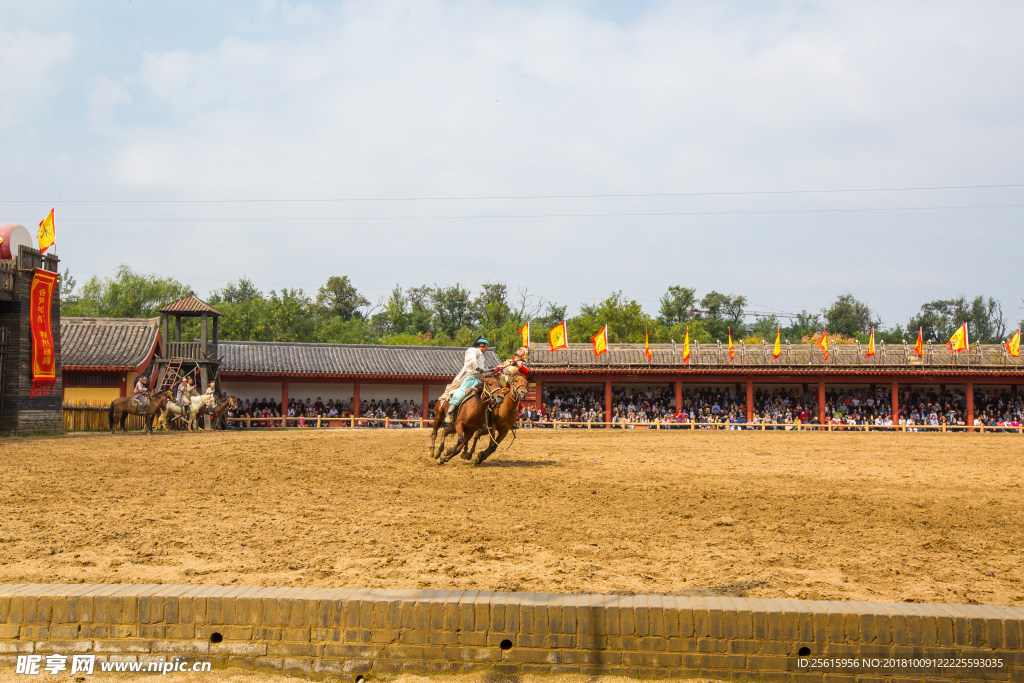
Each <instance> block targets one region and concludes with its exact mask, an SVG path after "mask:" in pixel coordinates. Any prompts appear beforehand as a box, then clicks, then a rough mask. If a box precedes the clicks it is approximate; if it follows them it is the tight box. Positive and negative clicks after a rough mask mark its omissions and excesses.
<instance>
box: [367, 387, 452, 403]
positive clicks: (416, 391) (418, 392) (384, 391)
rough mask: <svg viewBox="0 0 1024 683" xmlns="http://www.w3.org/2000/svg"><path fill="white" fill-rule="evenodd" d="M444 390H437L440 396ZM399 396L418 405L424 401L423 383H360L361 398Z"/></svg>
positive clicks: (402, 399) (368, 399) (369, 399)
mask: <svg viewBox="0 0 1024 683" xmlns="http://www.w3.org/2000/svg"><path fill="white" fill-rule="evenodd" d="M443 391H444V387H441V391H439V392H437V393H438V396H440V395H441V392H443ZM396 397H397V398H398V400H399V401H413V402H414V403H416V405H419V404H420V403H422V402H423V385H422V384H360V385H359V400H361V401H374V400H376V401H380V400H382V399H394V398H396Z"/></svg>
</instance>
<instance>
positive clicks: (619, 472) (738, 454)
mask: <svg viewBox="0 0 1024 683" xmlns="http://www.w3.org/2000/svg"><path fill="white" fill-rule="evenodd" d="M426 447H427V436H426V433H425V432H422V431H419V430H407V431H399V430H388V431H383V430H380V431H369V430H367V431H358V432H350V431H347V430H336V431H329V432H328V431H326V430H324V431H321V432H313V431H288V432H254V433H244V434H243V433H229V434H213V433H204V434H198V435H195V434H173V435H166V434H165V435H156V436H153V437H148V438H147V437H144V436H142V435H136V434H132V435H127V436H110V435H109V434H82V435H67V436H62V437H36V438H23V439H19V438H7V439H3V440H0V477H2V481H3V482H4V486H3V487H2V488H0V501H2V510H3V512H4V514H3V518H2V520H0V582H4V583H20V582H56V583H73V582H133V583H157V582H164V583H205V584H225V585H229V584H244V585H274V586H289V585H301V586H347V587H375V588H418V587H430V588H460V589H468V588H483V589H493V590H522V591H558V592H563V591H564V592H605V593H608V592H620V593H621V592H658V593H672V594H679V595H705V594H726V595H734V596H740V595H746V596H750V597H797V598H804V599H852V600H882V601H904V600H906V601H930V602H972V603H974V602H977V603H990V604H1015V605H1021V604H1024V584H1022V582H1021V581H1022V578H1024V568H1022V566H1021V553H1022V551H1024V507H1022V502H1024V491H1022V489H1021V474H1022V470H1024V466H1022V464H1021V454H1022V453H1024V439H1022V438H1021V437H1020V436H1014V435H999V434H985V435H981V434H971V435H968V434H959V435H941V434H933V435H926V434H906V435H903V434H874V433H871V434H851V433H846V434H834V433H833V434H812V433H799V434H795V433H780V432H776V433H759V432H690V431H685V432H684V431H674V432H664V431H662V432H646V431H645V432H641V431H635V432H619V431H616V432H606V431H604V430H600V431H599V430H594V431H592V432H584V431H559V432H557V433H555V432H552V431H550V430H522V431H520V433H519V438H518V440H517V441H516V442H515V444H514V446H513V447H512V448H511V450H508V451H505V450H504V449H503V450H501V451H499V452H498V453H497V454H496V455H495V456H494V457H493V458H492V459H491V460H490V461H488V462H487V463H485V464H484V465H482V466H480V467H472V466H471V465H469V464H468V463H466V462H463V461H462V460H459V459H458V458H456V459H455V460H453V461H452V462H451V463H450V464H448V465H447V466H444V467H437V466H436V465H435V464H433V462H432V461H430V460H428V459H427V458H426Z"/></svg>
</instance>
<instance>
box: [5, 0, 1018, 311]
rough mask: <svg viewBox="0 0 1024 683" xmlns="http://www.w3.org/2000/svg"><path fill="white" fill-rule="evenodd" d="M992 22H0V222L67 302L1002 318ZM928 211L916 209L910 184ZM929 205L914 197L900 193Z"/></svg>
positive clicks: (546, 13)
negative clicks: (212, 294) (213, 298)
mask: <svg viewBox="0 0 1024 683" xmlns="http://www.w3.org/2000/svg"><path fill="white" fill-rule="evenodd" d="M1022 28H1024V4H1020V3H1007V2H984V1H979V2H972V3H963V2H942V1H941V0H938V1H936V0H932V1H929V2H911V1H907V2H899V3H893V2H856V3H850V2H834V3H811V2H789V3H779V2H754V1H750V2H728V1H726V0H719V1H716V2H696V1H694V2H640V1H631V2H610V1H601V2H599V1H585V0H575V1H573V0H567V1H566V2H531V1H529V0H527V1H522V2H498V1H488V0H469V1H464V2H445V1H441V0H436V1H431V0H423V1H410V2H401V1H396V2H382V1H380V0H377V1H355V2H304V3H287V2H274V1H271V0H266V1H263V2H259V1H257V2H245V3H241V2H238V3H233V2H216V1H215V0H204V1H202V2H200V1H191V0H165V1H163V2H156V1H153V0H106V1H104V2H74V1H71V0H30V1H26V2H22V1H20V0H0V151H2V154H0V223H3V222H17V223H21V224H23V225H26V226H27V227H29V228H30V232H32V233H33V234H34V233H35V231H36V226H37V225H38V223H39V221H40V220H42V218H43V217H44V216H45V215H46V213H47V211H49V209H50V207H56V227H57V230H56V232H57V247H56V248H57V254H58V255H59V256H60V258H61V261H62V263H61V266H62V269H63V268H65V267H66V268H68V269H70V272H71V274H72V275H73V276H74V277H75V278H76V279H77V280H78V281H79V282H81V281H83V280H85V279H87V278H88V277H90V276H92V275H94V274H95V275H99V276H101V277H103V276H108V275H111V274H113V273H114V271H115V270H116V268H117V267H118V265H119V264H128V265H129V266H131V267H132V268H133V269H135V270H136V271H140V272H146V273H159V274H161V275H164V276H173V277H175V278H177V279H179V280H181V281H183V282H186V283H189V284H191V285H192V286H193V287H194V288H195V289H196V291H197V292H198V293H200V294H201V295H205V294H206V293H208V292H209V291H210V290H212V289H216V288H219V287H222V286H224V285H225V284H226V283H227V282H230V281H235V280H237V279H238V278H240V277H242V276H243V275H244V276H247V277H249V278H250V279H252V280H253V281H254V282H255V283H256V284H257V285H258V286H259V287H260V288H261V289H264V290H269V289H280V288H282V287H301V288H303V289H304V290H305V291H306V292H308V293H315V291H316V289H317V288H318V287H319V286H320V285H321V284H322V283H323V282H324V281H326V279H327V278H328V277H330V276H332V275H348V276H349V277H350V278H351V279H352V281H353V282H354V283H355V284H356V286H357V287H359V289H360V290H361V291H362V292H363V293H364V294H365V295H366V296H367V298H369V299H370V300H371V301H377V300H378V299H380V298H382V297H386V296H387V295H388V293H389V292H390V290H391V288H393V287H394V286H395V285H396V284H397V285H401V286H402V287H412V286H419V285H423V284H429V285H432V284H440V285H447V284H453V283H456V282H458V283H460V284H462V285H463V286H465V287H468V288H470V289H472V290H476V289H478V287H479V285H480V284H481V283H484V282H505V283H507V284H508V286H509V288H510V289H511V290H512V291H517V290H519V289H521V288H526V289H527V290H528V292H529V293H530V294H532V295H534V296H539V297H543V298H544V299H545V300H550V301H556V302H559V303H561V304H565V305H568V306H569V310H570V313H571V312H573V311H575V310H577V309H578V307H579V305H580V304H581V303H587V302H594V301H596V300H599V299H603V298H605V297H607V296H608V295H609V293H611V292H613V291H618V290H621V291H622V292H623V294H624V295H625V296H627V297H628V298H631V299H636V300H638V301H640V302H641V303H642V304H643V305H644V307H645V309H646V310H647V311H648V312H650V313H656V312H657V308H658V299H659V297H661V296H662V295H663V294H664V292H665V290H666V289H667V288H668V287H669V286H670V285H683V286H688V287H695V288H697V291H698V295H700V294H704V293H706V292H708V291H711V290H716V291H719V292H724V293H733V294H743V295H746V296H747V298H748V300H749V302H750V308H751V309H752V310H761V311H781V312H790V313H795V312H799V311H800V310H804V309H807V310H810V311H817V310H820V309H821V308H823V307H825V306H827V305H828V304H829V303H830V302H831V301H832V300H834V299H835V297H836V296H837V295H839V294H842V293H844V292H847V291H849V292H852V293H853V294H854V295H855V296H857V297H858V298H860V299H862V300H865V301H866V302H867V303H869V304H870V305H871V306H872V308H873V309H874V310H875V311H877V312H878V313H879V315H880V316H881V318H882V320H883V321H884V322H885V323H887V324H896V323H902V322H905V321H906V319H907V318H909V317H910V316H911V315H913V314H914V313H915V312H916V311H917V310H918V308H919V307H920V305H921V304H922V303H924V302H926V301H931V300H934V299H940V298H949V297H952V296H956V295H957V294H966V295H968V296H974V295H977V294H984V295H986V296H988V295H991V296H995V297H997V298H999V299H1001V300H1002V302H1003V308H1004V311H1005V312H1006V314H1007V318H1008V320H1009V321H1010V322H1014V321H1016V320H1018V319H1019V318H1020V317H1024V311H1021V306H1022V302H1021V297H1022V294H1024V293H1022V292H1021V291H1020V287H1019V285H1018V283H1019V280H1020V277H1019V264H1020V254H1021V251H1022V248H1024V230H1022V229H1021V222H1022V218H1024V154H1022V152H1024V125H1022V124H1024V88H1022V87H1021V77H1020V74H1022V73H1024V41H1021V40H1020V34H1021V30H1022ZM921 188H929V189H921ZM932 188H945V189H932Z"/></svg>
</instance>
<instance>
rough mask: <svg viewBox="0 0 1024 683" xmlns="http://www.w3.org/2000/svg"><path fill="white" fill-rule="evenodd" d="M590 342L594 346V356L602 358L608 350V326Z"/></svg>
mask: <svg viewBox="0 0 1024 683" xmlns="http://www.w3.org/2000/svg"><path fill="white" fill-rule="evenodd" d="M590 341H591V342H592V343H593V344H594V355H595V356H597V357H598V358H600V357H601V354H602V353H604V352H605V351H607V350H608V326H607V325H605V326H604V327H602V328H601V331H600V332H598V333H597V334H595V335H594V336H593V337H591V338H590Z"/></svg>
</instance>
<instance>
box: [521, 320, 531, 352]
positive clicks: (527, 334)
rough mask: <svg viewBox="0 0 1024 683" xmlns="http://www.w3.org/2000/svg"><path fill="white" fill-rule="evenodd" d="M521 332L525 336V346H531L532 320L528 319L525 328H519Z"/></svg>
mask: <svg viewBox="0 0 1024 683" xmlns="http://www.w3.org/2000/svg"><path fill="white" fill-rule="evenodd" d="M519 334H520V335H522V337H523V346H525V347H526V348H530V321H526V324H525V325H523V329H521V330H519Z"/></svg>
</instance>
